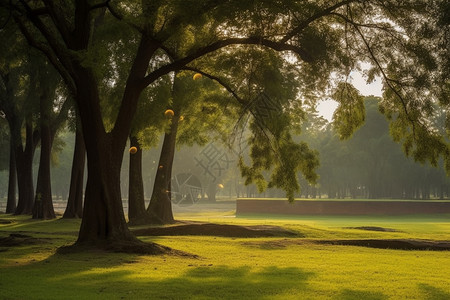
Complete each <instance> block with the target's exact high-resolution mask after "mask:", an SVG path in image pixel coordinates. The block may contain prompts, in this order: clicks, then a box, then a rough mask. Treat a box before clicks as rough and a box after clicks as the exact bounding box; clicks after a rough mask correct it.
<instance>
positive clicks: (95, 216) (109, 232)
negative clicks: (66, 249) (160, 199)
mask: <svg viewBox="0 0 450 300" xmlns="http://www.w3.org/2000/svg"><path fill="white" fill-rule="evenodd" d="M78 68H79V69H78V72H77V73H78V74H79V75H82V76H79V77H78V78H77V79H78V81H77V97H76V100H77V103H78V108H79V114H80V119H81V123H82V128H83V137H84V142H85V145H86V153H87V162H88V166H87V167H88V178H87V183H86V191H85V199H84V210H83V219H82V222H81V227H80V232H79V235H78V240H77V242H76V245H91V246H92V245H95V246H108V247H113V248H115V247H118V246H120V247H121V246H123V245H128V247H132V246H133V244H134V245H135V244H138V240H137V238H136V237H134V235H132V234H131V232H130V231H129V229H128V227H127V224H126V221H125V216H124V213H123V206H122V199H121V193H120V168H121V164H122V159H123V151H124V148H125V144H126V141H127V137H128V133H129V128H130V126H131V123H130V125H129V126H128V127H121V128H120V130H119V129H118V131H119V132H114V133H113V132H111V133H106V131H105V128H104V126H103V120H102V117H101V116H102V114H101V111H100V105H99V103H100V101H99V95H98V90H97V86H96V80H95V77H94V75H93V74H92V72H91V71H89V70H86V69H84V68H83V67H81V66H79V67H78ZM130 118H132V115H131V116H130ZM130 122H131V121H130Z"/></svg>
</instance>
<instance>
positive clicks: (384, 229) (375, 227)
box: [344, 226, 400, 232]
mask: <svg viewBox="0 0 450 300" xmlns="http://www.w3.org/2000/svg"><path fill="white" fill-rule="evenodd" d="M344 229H359V230H367V231H384V232H400V231H399V230H396V229H392V228H384V227H377V226H359V227H344Z"/></svg>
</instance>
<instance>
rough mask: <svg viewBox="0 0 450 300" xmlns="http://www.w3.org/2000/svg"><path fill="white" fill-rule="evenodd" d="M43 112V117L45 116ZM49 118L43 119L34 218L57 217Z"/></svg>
mask: <svg viewBox="0 0 450 300" xmlns="http://www.w3.org/2000/svg"><path fill="white" fill-rule="evenodd" d="M42 115H43V114H42V112H41V118H43V116H42ZM48 121H49V120H48V119H46V118H45V119H43V120H41V156H40V161H39V170H38V178H37V183H36V195H35V200H34V206H33V219H54V218H56V215H55V210H54V208H53V199H52V187H51V179H50V178H51V176H50V156H51V149H52V141H53V137H52V133H51V130H50V127H49V124H48Z"/></svg>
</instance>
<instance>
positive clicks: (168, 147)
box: [147, 112, 179, 224]
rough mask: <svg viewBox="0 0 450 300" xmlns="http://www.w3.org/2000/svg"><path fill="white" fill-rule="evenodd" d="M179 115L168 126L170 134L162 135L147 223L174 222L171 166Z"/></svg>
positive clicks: (176, 114)
mask: <svg viewBox="0 0 450 300" xmlns="http://www.w3.org/2000/svg"><path fill="white" fill-rule="evenodd" d="M178 118H179V115H178V113H177V112H175V115H174V116H173V118H172V123H171V124H170V132H168V133H166V134H165V135H164V141H163V145H162V148H161V155H160V157H159V163H158V169H157V171H156V176H155V183H154V186H153V193H152V196H151V198H150V204H149V206H148V208H147V211H148V213H149V214H150V219H149V222H150V223H153V224H170V223H173V222H174V221H175V220H174V218H173V213H172V201H171V194H170V191H171V180H172V165H173V158H174V156H175V144H176V137H177V130H178Z"/></svg>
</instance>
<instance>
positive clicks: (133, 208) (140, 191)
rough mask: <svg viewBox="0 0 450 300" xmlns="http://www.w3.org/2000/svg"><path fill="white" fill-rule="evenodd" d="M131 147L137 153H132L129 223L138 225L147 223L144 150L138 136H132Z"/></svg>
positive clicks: (129, 186) (129, 181) (129, 182)
mask: <svg viewBox="0 0 450 300" xmlns="http://www.w3.org/2000/svg"><path fill="white" fill-rule="evenodd" d="M130 146H131V147H136V149H137V152H136V153H134V154H133V153H130V169H129V180H128V221H129V223H130V224H133V225H137V224H142V223H145V221H146V217H147V211H146V210H145V199H144V182H143V180H142V150H141V148H140V145H139V142H138V139H137V137H136V136H132V135H130Z"/></svg>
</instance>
